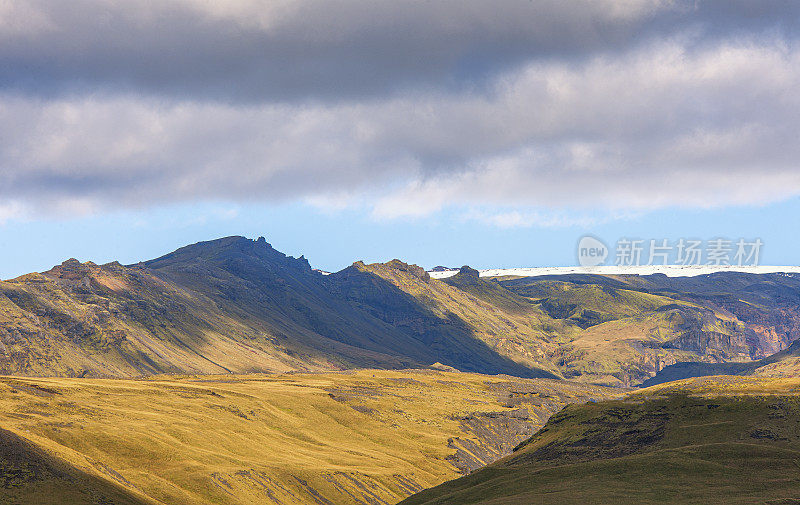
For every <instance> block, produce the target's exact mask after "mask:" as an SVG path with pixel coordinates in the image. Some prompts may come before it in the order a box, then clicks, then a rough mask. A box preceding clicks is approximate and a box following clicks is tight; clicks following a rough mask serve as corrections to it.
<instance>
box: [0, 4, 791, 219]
mask: <svg viewBox="0 0 800 505" xmlns="http://www.w3.org/2000/svg"><path fill="white" fill-rule="evenodd" d="M322 5H323V4H321V3H318V2H314V1H295V2H280V1H276V2H270V3H263V2H255V1H250V0H237V1H232V2H212V1H210V0H206V1H200V0H192V1H189V0H182V1H178V0H174V1H160V2H155V1H145V0H131V1H129V2H112V1H106V2H99V1H89V0H77V1H76V2H70V4H69V5H67V4H65V5H64V6H60V4H58V3H53V2H44V1H42V2H39V1H31V2H16V1H8V0H6V1H0V65H2V66H3V68H4V72H3V73H2V75H0V139H2V140H0V198H2V199H5V200H7V201H14V202H19V203H17V204H15V205H16V207H14V212H13V215H14V216H16V215H19V214H20V213H21V212H23V211H24V212H58V213H62V214H70V213H71V214H76V213H86V212H96V211H102V210H103V209H108V208H119V207H129V208H130V207H133V208H136V207H147V206H152V205H161V204H168V203H174V202H186V201H195V200H210V201H232V202H242V201H280V200H301V201H305V202H310V203H311V204H313V205H316V206H319V207H325V208H332V209H337V208H343V207H347V206H366V207H368V208H369V209H370V212H371V213H372V215H373V216H374V217H375V218H378V219H392V218H406V217H421V216H427V215H430V214H432V213H436V212H438V211H440V210H442V209H445V208H448V207H452V206H460V207H467V208H469V207H474V208H475V209H483V210H481V211H480V212H478V211H476V212H475V213H474V214H473V216H474V217H475V219H478V220H481V221H483V222H487V223H493V224H495V225H497V226H528V225H535V226H560V225H569V224H570V223H573V224H575V222H576V221H575V219H576V218H575V217H574V216H575V215H586V214H587V213H589V211H591V210H592V209H604V210H605V211H607V212H606V214H605V215H611V216H616V215H626V212H629V211H632V212H638V211H642V210H648V209H654V208H660V207H668V206H688V207H713V206H725V205H743V204H762V203H768V202H771V201H776V200H781V199H785V198H789V197H792V196H795V195H798V194H800V171H798V170H797V169H798V166H797V165H798V163H797V160H798V159H800V145H798V143H797V142H796V138H795V137H796V133H795V132H796V131H797V130H798V127H800V119H798V118H800V96H798V94H797V93H796V90H797V89H800V48H798V45H797V40H796V34H797V33H800V32H798V31H797V28H798V26H796V24H797V23H798V21H797V20H798V19H800V16H799V15H798V14H800V12H797V10H798V9H800V7H798V4H796V3H794V2H761V3H758V4H755V3H751V2H702V3H699V4H697V5H695V4H694V3H693V2H677V1H676V2H667V1H644V0H643V1H639V2H613V1H610V0H609V1H602V2H585V3H584V2H555V1H553V2H527V1H525V2H509V3H508V4H507V5H506V6H504V8H503V9H500V10H499V12H498V9H496V8H494V7H493V6H492V5H491V4H489V3H485V2H459V3H458V7H456V6H455V4H452V3H448V2H372V3H368V4H365V3H361V2H349V1H338V0H331V1H329V2H325V4H324V5H325V7H324V8H323V7H322ZM504 5H505V4H504ZM489 207H495V210H486V209H487V208H489ZM21 209H22V210H21ZM526 209H527V210H526ZM530 209H537V210H534V211H532V210H530ZM548 209H550V210H548ZM575 209H577V210H578V211H579V213H578V214H575V213H574V212H571V211H570V210H575ZM9 215H11V214H9ZM569 216H573V217H569Z"/></svg>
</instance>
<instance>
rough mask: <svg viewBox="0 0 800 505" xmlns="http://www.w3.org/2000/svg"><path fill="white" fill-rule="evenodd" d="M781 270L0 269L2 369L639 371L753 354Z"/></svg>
mask: <svg viewBox="0 0 800 505" xmlns="http://www.w3.org/2000/svg"><path fill="white" fill-rule="evenodd" d="M798 293H800V284H798V281H797V279H795V278H794V277H792V276H780V275H777V274H774V275H764V276H753V275H749V274H737V273H725V274H715V275H711V276H705V277H703V278H700V279H679V278H666V277H665V276H648V277H639V276H598V275H569V276H561V277H558V278H549V277H536V278H520V279H506V280H499V281H498V280H494V279H486V278H481V277H479V276H478V274H477V272H476V271H475V270H473V269H470V268H469V267H464V268H462V269H461V270H460V272H459V273H457V274H456V275H454V276H452V277H449V278H447V279H444V280H437V279H432V278H431V277H430V276H429V275H428V273H426V272H425V271H424V270H423V269H422V268H420V267H418V266H415V265H409V264H406V263H404V262H402V261H399V260H393V261H390V262H388V263H375V264H371V265H367V264H364V263H362V262H356V263H354V264H353V265H352V266H350V267H348V268H346V269H344V270H342V271H340V272H336V273H333V274H331V275H322V274H321V273H320V272H317V271H315V270H313V269H312V268H311V267H310V266H309V264H308V262H307V261H306V260H305V259H304V258H302V257H300V258H292V257H289V256H286V255H284V254H282V253H280V252H279V251H276V250H275V249H274V248H272V246H271V245H270V244H268V243H267V242H266V240H264V239H263V238H261V239H259V240H249V239H246V238H244V237H227V238H223V239H218V240H212V241H208V242H200V243H197V244H192V245H189V246H186V247H183V248H181V249H178V250H177V251H174V252H172V253H170V254H167V255H165V256H162V257H160V258H156V259H154V260H150V261H146V262H143V263H138V264H135V265H128V266H123V265H120V264H118V263H110V264H107V265H95V264H93V263H91V262H87V263H80V262H78V261H77V260H68V261H66V262H64V263H63V264H62V265H59V266H57V267H54V268H53V269H51V270H49V271H47V272H43V273H41V274H29V275H26V276H22V277H19V278H17V279H12V280H8V281H0V373H4V374H17V375H32V376H36V375H39V376H42V375H57V376H101V377H102V376H111V377H137V376H144V375H151V374H156V373H247V372H283V371H290V370H298V371H315V370H345V369H352V368H409V367H425V366H431V365H433V364H436V363H439V364H440V365H444V366H449V367H453V368H456V369H459V370H463V371H470V372H479V373H491V374H497V373H507V374H511V375H516V376H521V377H567V378H571V379H575V380H581V381H585V382H591V383H604V384H616V385H635V384H639V383H641V382H642V381H644V380H647V379H649V378H650V377H652V376H653V375H655V374H656V373H657V372H659V371H660V370H662V369H663V368H665V367H668V366H669V365H672V364H674V363H677V362H702V363H711V364H715V363H729V362H741V363H746V362H751V361H753V360H758V359H761V358H763V357H765V356H768V355H769V354H771V353H773V352H775V350H780V349H783V348H785V347H787V346H788V345H789V344H790V343H791V341H792V340H793V339H794V336H796V334H797V333H796V330H797V328H798V324H799V322H800V316H799V315H798V314H800V295H798Z"/></svg>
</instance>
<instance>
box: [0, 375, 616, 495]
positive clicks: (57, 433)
mask: <svg viewBox="0 0 800 505" xmlns="http://www.w3.org/2000/svg"><path fill="white" fill-rule="evenodd" d="M615 393H616V390H612V389H606V388H600V387H590V386H584V385H579V384H575V383H568V382H563V381H554V380H549V379H534V380H525V379H516V378H510V377H492V376H484V375H476V374H464V373H453V372H436V371H357V372H349V373H335V374H334V373H329V374H308V375H300V374H292V375H283V376H206V377H185V378H173V377H159V378H154V379H151V380H115V379H114V380H112V379H29V378H4V379H0V429H2V430H6V431H7V432H8V433H10V434H11V435H13V436H17V437H20V439H21V440H23V441H25V442H26V443H30V444H32V446H33V447H34V448H35V450H36V451H40V452H41V453H42V454H46V455H47V457H48V458H50V459H52V460H54V461H57V462H59V464H60V465H61V466H62V467H64V468H69V469H70V470H69V472H68V475H69V476H74V475H85V476H88V477H87V478H94V479H99V480H98V481H97V484H96V485H95V489H93V492H94V495H97V496H100V495H104V496H105V495H108V488H111V489H114V486H116V487H117V488H118V489H119V490H120V491H119V492H125V493H127V495H128V497H129V499H130V500H132V501H133V500H139V501H143V502H147V503H163V504H178V503H180V504H211V503H218V504H258V503H264V504H266V503H278V504H290V503H309V504H320V503H323V504H329V503H333V504H337V505H338V504H359V503H377V504H380V503H395V502H397V501H399V500H400V499H401V498H403V497H406V496H408V495H410V494H412V493H414V492H416V491H419V490H421V489H424V488H427V487H430V486H434V485H436V484H439V483H441V482H443V481H445V480H447V479H450V478H453V477H456V476H457V475H459V474H460V473H461V472H466V471H469V470H471V469H474V468H477V467H479V466H482V465H484V464H486V463H488V462H491V461H494V460H496V459H497V458H499V457H501V456H503V455H504V454H507V453H508V452H509V451H510V449H511V448H513V447H514V446H515V445H516V444H518V443H519V442H520V441H522V440H524V439H525V438H526V437H528V436H530V435H531V434H532V433H533V432H534V431H535V430H536V429H537V428H538V427H540V426H541V425H542V424H543V423H544V421H545V420H546V419H547V418H548V417H549V416H550V415H551V414H552V412H554V411H557V410H559V409H561V408H562V407H563V406H564V405H565V404H567V403H570V402H574V401H585V399H586V398H587V397H590V396H591V397H603V396H608V395H611V394H615ZM21 464H22V465H23V466H24V464H26V462H25V461H24V460H23V461H22V462H19V461H17V462H16V463H15V461H14V460H5V461H0V469H2V471H3V476H0V478H6V479H7V478H8V476H9V475H22V476H23V477H22V478H18V479H17V480H16V481H15V484H14V486H11V487H2V486H0V502H4V503H6V502H8V501H9V500H10V499H11V498H12V497H15V498H14V499H16V500H17V501H16V502H13V501H12V503H20V504H25V505H28V504H31V505H33V504H39V503H48V502H47V501H42V500H41V499H40V498H41V497H42V496H50V497H51V498H52V497H58V496H62V494H61V493H62V492H64V489H65V488H64V486H65V485H68V483H69V481H70V479H72V480H74V479H75V478H74V477H69V478H64V479H62V480H61V481H59V480H57V479H44V478H40V476H39V475H37V474H36V473H35V472H34V473H30V472H29V473H25V472H20V468H19V467H20V465H21ZM90 494H91V493H90ZM86 496H89V495H88V494H86V493H84V495H76V494H63V497H64V499H63V501H55V502H53V501H52V500H51V502H53V503H56V502H57V503H80V504H83V503H93V502H92V501H90V500H88V499H86ZM120 503H125V502H120Z"/></svg>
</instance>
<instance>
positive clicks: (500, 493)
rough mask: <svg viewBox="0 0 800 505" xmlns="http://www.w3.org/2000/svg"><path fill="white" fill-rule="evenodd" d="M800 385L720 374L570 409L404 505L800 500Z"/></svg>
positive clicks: (792, 381)
mask: <svg viewBox="0 0 800 505" xmlns="http://www.w3.org/2000/svg"><path fill="white" fill-rule="evenodd" d="M798 387H800V379H797V378H793V379H766V378H736V377H714V378H708V379H695V380H689V381H681V382H677V383H670V384H665V385H663V386H656V387H654V388H648V389H644V390H641V391H638V392H635V393H632V394H630V395H628V396H626V397H624V398H622V399H617V400H607V401H599V402H592V401H590V402H588V403H584V404H580V405H579V404H575V405H569V406H567V407H565V408H564V409H563V410H561V411H560V412H559V413H557V414H556V415H554V416H553V417H551V418H550V419H549V420H548V422H547V424H545V426H544V427H543V428H542V429H541V430H539V432H537V433H536V434H535V435H534V436H533V437H531V438H530V439H528V440H527V441H525V442H523V443H522V444H520V445H519V446H518V447H517V448H516V449H515V450H514V453H513V454H512V455H510V456H508V457H506V458H504V459H502V460H500V461H498V462H496V463H493V464H491V465H488V466H486V467H484V468H482V469H481V470H478V471H476V472H474V473H472V474H470V475H468V476H465V477H462V478H459V479H456V480H453V481H450V482H446V483H444V484H442V485H439V486H437V487H435V488H432V489H429V490H426V491H422V492H420V493H418V494H416V495H414V496H412V497H410V498H408V499H406V500H404V501H402V502H401V504H402V505H429V504H430V505H433V504H434V503H435V504H437V505H449V504H453V505H471V504H475V505H477V504H486V505H488V504H498V505H499V504H503V505H516V504H520V505H522V504H529V503H537V504H543V505H546V504H549V503H552V504H559V505H562V504H584V503H631V504H651V503H652V504H655V503H674V504H683V503H686V504H689V503H708V504H715V503H719V504H723V503H724V504H750V503H765V504H788V503H796V502H797V492H798V489H800V484H798V480H797V478H796V476H795V474H796V468H797V465H798V454H800V424H798V419H800V396H799V395H798Z"/></svg>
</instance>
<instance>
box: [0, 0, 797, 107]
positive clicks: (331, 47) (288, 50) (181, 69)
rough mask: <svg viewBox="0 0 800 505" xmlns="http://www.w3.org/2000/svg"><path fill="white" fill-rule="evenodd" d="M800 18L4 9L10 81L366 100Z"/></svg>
mask: <svg viewBox="0 0 800 505" xmlns="http://www.w3.org/2000/svg"><path fill="white" fill-rule="evenodd" d="M4 5H5V4H4ZM799 19H800V5H799V4H797V3H796V2H789V1H782V2H779V1H771V2H770V1H766V2H758V3H754V2H750V1H731V0H720V1H711V2H701V3H699V4H697V5H695V4H694V3H693V2H670V1H665V0H636V1H630V2H622V1H615V0H597V1H589V0H576V1H571V2H563V1H559V0H539V1H535V2H531V1H529V0H506V1H504V2H503V3H502V7H500V6H498V4H495V3H493V2H486V1H483V0H458V1H436V2H430V1H401V2H397V1H376V2H364V1H353V0H302V1H298V2H286V1H273V2H259V1H251V0H234V1H232V2H208V1H204V0H167V1H164V0H127V1H117V2H105V1H100V0H74V1H71V2H52V1H49V0H26V1H25V2H21V1H11V2H7V6H6V7H5V8H4V11H3V10H0V67H2V68H3V69H4V70H3V72H2V74H0V86H2V87H4V88H6V89H13V90H18V91H21V92H24V93H40V94H43V95H52V94H53V93H64V92H72V93H82V92H85V91H86V90H87V89H89V90H93V91H103V90H109V89H111V90H124V91H131V92H136V93H140V92H144V93H155V94H164V95H168V96H171V97H177V98H185V97H187V96H193V97H201V98H206V99H220V100H225V101H248V102H258V101H284V100H304V99H322V100H330V99H355V100H360V99H363V98H364V97H370V96H383V95H385V94H391V93H397V92H401V91H403V90H405V89H407V88H434V89H450V90H453V89H456V90H457V89H463V88H464V87H472V86H481V85H482V84H483V83H484V82H485V81H486V80H487V79H489V80H491V79H492V78H493V77H494V76H495V75H496V73H497V72H500V71H506V70H508V69H510V68H513V67H514V66H516V65H520V64H524V63H525V62H527V61H529V60H531V59H537V58H538V59H548V58H552V59H581V58H586V57H590V56H594V55H597V54H598V53H602V52H611V53H613V52H616V51H620V50H624V49H626V48H627V47H630V46H631V45H635V44H639V43H643V42H646V41H648V40H652V39H654V38H663V37H669V36H672V35H674V34H675V33H688V32H691V33H693V34H694V36H695V43H697V44H702V43H704V41H706V40H707V39H709V38H710V39H715V38H717V37H721V36H730V35H735V34H737V33H740V32H744V33H759V34H768V33H772V32H775V31H778V32H781V33H783V34H788V35H792V36H793V34H794V33H795V32H796V30H797V24H798V23H799V22H800V21H798V20H799Z"/></svg>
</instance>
